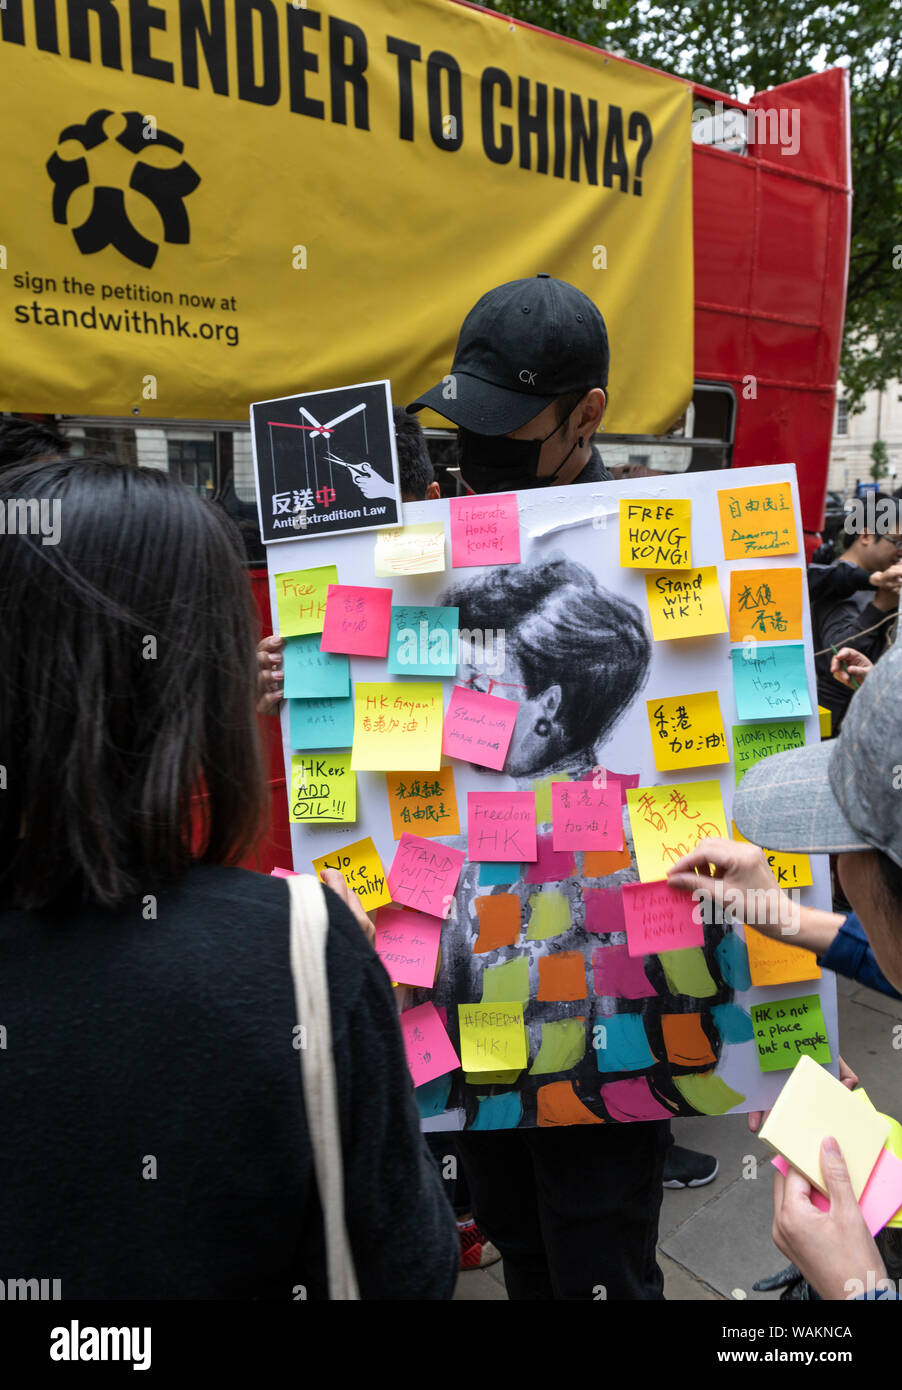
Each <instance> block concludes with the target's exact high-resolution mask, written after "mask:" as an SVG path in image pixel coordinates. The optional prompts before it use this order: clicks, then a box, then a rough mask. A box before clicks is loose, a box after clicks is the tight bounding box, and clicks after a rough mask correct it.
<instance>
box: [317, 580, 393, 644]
mask: <svg viewBox="0 0 902 1390" xmlns="http://www.w3.org/2000/svg"><path fill="white" fill-rule="evenodd" d="M390 626H391V589H375V588H363V587H361V586H359V585H356V584H330V585H329V593H328V597H327V598H326V612H325V616H324V618H323V637H322V641H321V642H320V650H321V651H324V652H345V653H347V654H348V655H349V656H387V655H388V631H389V628H390Z"/></svg>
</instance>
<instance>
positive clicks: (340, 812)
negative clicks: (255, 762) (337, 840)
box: [288, 752, 357, 825]
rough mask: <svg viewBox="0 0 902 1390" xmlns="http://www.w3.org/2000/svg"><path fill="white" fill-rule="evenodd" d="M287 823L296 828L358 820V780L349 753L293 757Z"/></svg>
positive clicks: (308, 754)
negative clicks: (292, 824) (352, 769)
mask: <svg viewBox="0 0 902 1390" xmlns="http://www.w3.org/2000/svg"><path fill="white" fill-rule="evenodd" d="M288 819H289V820H290V821H292V822H293V823H294V824H295V825H300V824H303V825H313V824H320V825H327V824H329V822H330V821H355V820H356V819H357V777H356V775H355V774H354V773H353V772H352V771H351V755H350V753H328V752H325V753H295V754H293V755H292V759H291V797H290V800H289V802H288Z"/></svg>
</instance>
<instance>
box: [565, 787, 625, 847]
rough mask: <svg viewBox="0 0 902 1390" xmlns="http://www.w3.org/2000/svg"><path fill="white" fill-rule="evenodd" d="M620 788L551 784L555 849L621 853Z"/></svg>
mask: <svg viewBox="0 0 902 1390" xmlns="http://www.w3.org/2000/svg"><path fill="white" fill-rule="evenodd" d="M621 811H622V805H621V801H620V785H619V783H617V782H614V781H612V780H610V779H609V780H608V782H607V784H606V785H605V786H604V787H595V786H593V785H592V783H591V782H552V784H551V834H552V837H553V840H554V848H555V849H602V850H605V849H607V850H615V849H623V816H622V814H621Z"/></svg>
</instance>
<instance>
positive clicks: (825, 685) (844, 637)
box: [811, 561, 896, 734]
mask: <svg viewBox="0 0 902 1390" xmlns="http://www.w3.org/2000/svg"><path fill="white" fill-rule="evenodd" d="M840 563H843V562H842V561H841V562H840ZM846 568H852V567H851V566H847V567H846ZM873 593H874V591H873V589H870V588H869V589H867V590H865V589H859V590H858V591H857V592H854V593H852V594H850V595H849V596H848V597H847V598H844V599H836V598H832V599H824V600H819V601H818V602H815V603H812V605H811V626H812V636H813V639H814V650H815V652H816V653H817V652H821V653H822V655H820V656H817V655H816V656H815V658H814V666H815V670H816V672H817V698H818V703H819V704H821V705H823V706H824V708H825V709H828V710H829V711H830V714H831V717H832V724H833V733H834V734H836V733H838V732H839V727H840V725H841V723H842V720H843V717H844V715H845V712H846V710H847V709H848V707H849V701H850V700H851V698H852V696H853V695H854V693H855V692H854V690H853V689H852V687H851V686H845V685H842V684H841V683H840V682H839V681H838V680H837V679H836V677H835V676H832V675H831V674H830V662H831V661H832V660H833V652H832V651H830V650H828V649H829V648H830V647H831V646H833V647H836V649H837V651H838V650H839V649H840V647H854V648H855V650H856V651H857V652H861V654H862V656H866V657H868V658H869V659H870V660H871V661H877V660H879V658H880V656H881V655H882V654H883V650H884V648H885V647H886V639H887V636H888V634H889V631H890V629H891V627H892V625H893V623H894V622H895V620H896V615H895V613H893V614H892V615H890V614H889V613H887V612H886V610H885V609H881V608H877V607H876V606H875V605H874V603H873V601H872V600H873ZM866 628H873V631H871V632H866V631H865V629H866ZM859 633H863V634H864V635H863V636H859V635H858V634H859Z"/></svg>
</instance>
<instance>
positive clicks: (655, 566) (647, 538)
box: [620, 497, 692, 570]
mask: <svg viewBox="0 0 902 1390" xmlns="http://www.w3.org/2000/svg"><path fill="white" fill-rule="evenodd" d="M691 514H692V502H691V500H690V499H689V498H688V497H673V498H668V499H666V500H664V501H658V502H655V501H648V500H646V501H642V500H640V499H638V498H637V499H636V501H629V500H628V499H626V498H621V499H620V564H621V565H622V566H623V567H625V568H626V569H639V570H685V569H689V567H690V566H691V564H692V561H691V560H690V558H689V550H690V544H689V540H690V521H691Z"/></svg>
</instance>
